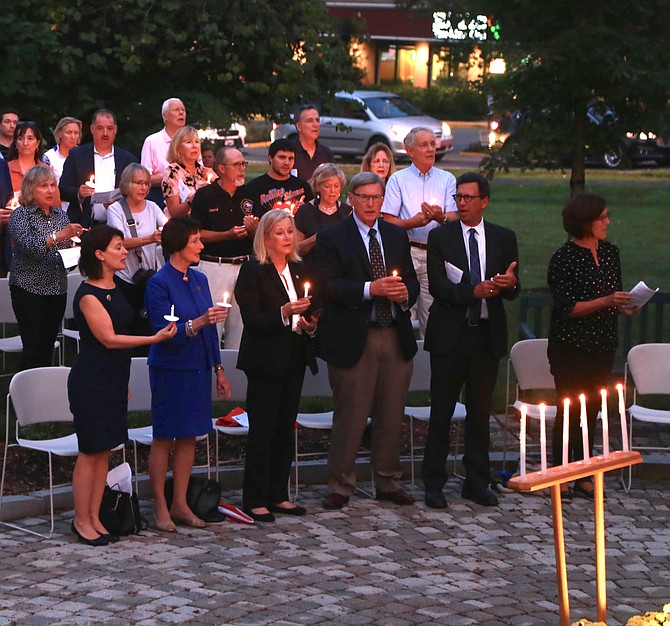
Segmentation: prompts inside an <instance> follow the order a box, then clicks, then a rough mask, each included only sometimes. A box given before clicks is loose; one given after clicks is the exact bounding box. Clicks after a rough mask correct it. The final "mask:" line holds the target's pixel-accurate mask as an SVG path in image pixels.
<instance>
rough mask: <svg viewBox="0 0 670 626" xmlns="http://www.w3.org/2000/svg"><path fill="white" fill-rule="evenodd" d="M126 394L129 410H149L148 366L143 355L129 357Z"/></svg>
mask: <svg viewBox="0 0 670 626" xmlns="http://www.w3.org/2000/svg"><path fill="white" fill-rule="evenodd" d="M128 394H129V397H128V410H129V411H151V387H150V385H149V366H148V365H147V357H145V356H134V357H133V358H132V359H130V379H129V380H128Z"/></svg>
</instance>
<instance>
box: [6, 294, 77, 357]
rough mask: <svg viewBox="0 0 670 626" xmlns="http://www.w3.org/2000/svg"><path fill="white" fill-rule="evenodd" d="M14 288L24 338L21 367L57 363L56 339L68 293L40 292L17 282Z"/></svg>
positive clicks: (13, 306)
mask: <svg viewBox="0 0 670 626" xmlns="http://www.w3.org/2000/svg"><path fill="white" fill-rule="evenodd" d="M10 291H11V295H12V308H13V309H14V314H15V315H16V321H17V322H18V324H19V334H20V335H21V341H22V342H23V353H22V354H21V360H20V362H19V369H21V370H26V369H31V368H33V367H49V366H50V365H53V352H54V342H55V341H56V336H57V335H58V331H59V329H60V325H61V322H62V321H63V315H64V314H65V302H66V300H67V294H66V293H64V294H61V295H58V296H38V295H36V294H34V293H30V292H28V291H26V290H25V289H21V288H20V287H17V286H16V285H10Z"/></svg>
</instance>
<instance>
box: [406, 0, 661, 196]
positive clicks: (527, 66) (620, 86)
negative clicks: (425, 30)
mask: <svg viewBox="0 0 670 626" xmlns="http://www.w3.org/2000/svg"><path fill="white" fill-rule="evenodd" d="M408 4H409V5H414V6H419V7H422V8H424V9H428V10H430V9H431V8H432V9H438V8H439V9H440V10H445V9H446V8H447V7H449V5H453V10H455V11H461V12H462V11H468V10H469V11H471V12H476V13H484V14H486V15H488V16H489V17H490V18H491V19H492V20H493V21H494V22H496V23H497V24H499V25H500V35H501V39H500V41H499V42H497V43H496V44H495V46H496V48H497V51H498V52H499V53H500V54H502V56H504V58H505V60H506V62H507V72H506V74H505V75H503V76H491V77H488V78H487V80H486V85H485V87H486V88H487V89H488V90H489V93H491V95H492V96H493V98H494V100H495V102H496V106H497V107H499V108H500V109H501V110H503V111H505V110H506V111H527V112H538V111H541V112H542V113H543V115H542V118H543V119H545V120H547V123H546V124H545V125H544V126H542V127H540V126H538V127H536V128H535V130H534V131H533V133H531V136H530V137H529V138H528V141H525V142H523V143H521V144H519V143H517V145H516V146H515V150H516V157H517V158H519V159H522V160H523V159H524V158H526V160H528V158H529V157H532V158H535V160H536V162H537V163H542V164H545V165H547V164H552V163H553V164H557V163H559V162H560V160H561V159H562V158H563V157H564V156H565V155H566V154H568V155H570V156H571V161H572V178H571V186H572V188H573V191H578V190H580V189H583V186H584V180H585V171H584V151H585V145H587V144H588V143H593V142H602V141H604V139H605V138H603V137H602V136H601V137H598V136H597V134H594V131H595V129H594V127H593V126H592V125H591V126H589V124H588V123H587V120H586V110H587V106H588V104H589V103H591V102H594V101H603V102H605V103H607V105H609V106H610V107H613V108H614V110H615V111H616V113H617V115H618V117H619V121H620V126H619V127H618V128H615V129H612V132H613V133H616V132H625V130H633V129H640V128H642V126H644V125H646V126H649V125H650V124H651V125H655V126H656V127H658V125H659V116H660V115H662V114H665V113H666V111H667V104H668V94H669V93H670V66H669V65H668V62H667V60H668V58H670V54H669V52H670V40H669V39H668V36H667V33H668V32H669V28H670V12H668V10H667V2H666V0H638V1H637V2H634V3H631V2H628V0H588V1H587V2H585V1H584V0H561V1H559V2H537V1H536V0H463V1H462V2H458V3H453V2H445V1H444V0H436V1H433V0H422V1H420V2H413V1H412V0H408ZM445 5H446V7H445ZM610 136H611V135H610ZM533 151H534V152H533ZM502 155H503V156H505V153H504V151H503V153H502Z"/></svg>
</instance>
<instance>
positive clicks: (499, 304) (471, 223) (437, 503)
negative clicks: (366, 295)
mask: <svg viewBox="0 0 670 626" xmlns="http://www.w3.org/2000/svg"><path fill="white" fill-rule="evenodd" d="M456 185H457V191H456V195H455V196H454V200H456V206H457V207H458V214H459V221H458V222H449V223H447V224H445V225H444V226H441V227H439V228H436V229H434V230H433V231H431V232H430V234H429V236H428V281H429V287H430V293H431V295H432V296H433V298H434V302H433V304H432V306H431V308H430V315H429V317H428V324H427V327H426V339H425V343H424V347H425V349H426V350H427V351H428V352H430V366H431V382H430V390H431V398H432V405H431V412H430V422H429V425H428V437H427V440H426V450H425V454H424V458H423V482H424V485H425V488H426V493H425V499H426V504H427V505H428V506H430V507H433V508H443V507H445V506H447V502H446V499H445V497H444V494H443V493H442V487H443V486H444V483H445V482H446V480H447V471H446V461H447V455H448V453H449V427H450V425H451V416H452V415H453V412H454V407H455V405H456V402H457V400H458V397H459V395H460V393H461V388H462V387H463V385H465V406H466V409H467V417H466V418H465V454H464V455H463V464H464V465H465V470H466V474H467V476H466V479H465V482H464V483H463V491H462V496H463V497H464V498H466V499H468V500H473V501H474V502H477V503H478V504H482V505H486V506H495V505H497V504H498V499H497V497H496V496H495V494H494V493H493V492H492V491H491V490H490V489H489V487H488V485H489V472H490V469H489V417H490V409H491V395H492V393H493V388H494V387H495V382H496V376H497V373H498V361H499V360H500V357H501V356H502V355H503V354H505V353H506V352H507V320H506V316H505V309H504V307H503V298H505V299H507V300H512V299H514V298H516V296H517V295H518V294H519V279H518V250H517V244H516V236H515V235H514V233H513V232H512V231H511V230H509V229H507V228H503V227H502V226H496V225H495V224H490V223H488V222H485V221H484V220H483V219H482V213H483V211H484V209H485V208H486V206H487V204H488V202H489V196H490V189H489V183H488V181H487V180H486V178H484V177H483V176H481V175H480V174H476V173H473V172H470V173H467V174H463V175H462V176H460V177H459V178H458V180H457V181H456ZM487 276H489V277H492V278H488V279H487V278H486V277H487Z"/></svg>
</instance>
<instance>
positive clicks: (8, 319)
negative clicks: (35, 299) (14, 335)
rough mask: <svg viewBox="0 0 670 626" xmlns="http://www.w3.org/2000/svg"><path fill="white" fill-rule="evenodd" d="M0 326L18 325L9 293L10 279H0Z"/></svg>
mask: <svg viewBox="0 0 670 626" xmlns="http://www.w3.org/2000/svg"><path fill="white" fill-rule="evenodd" d="M0 324H16V315H14V309H13V308H12V297H11V294H10V292H9V278H0Z"/></svg>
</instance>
